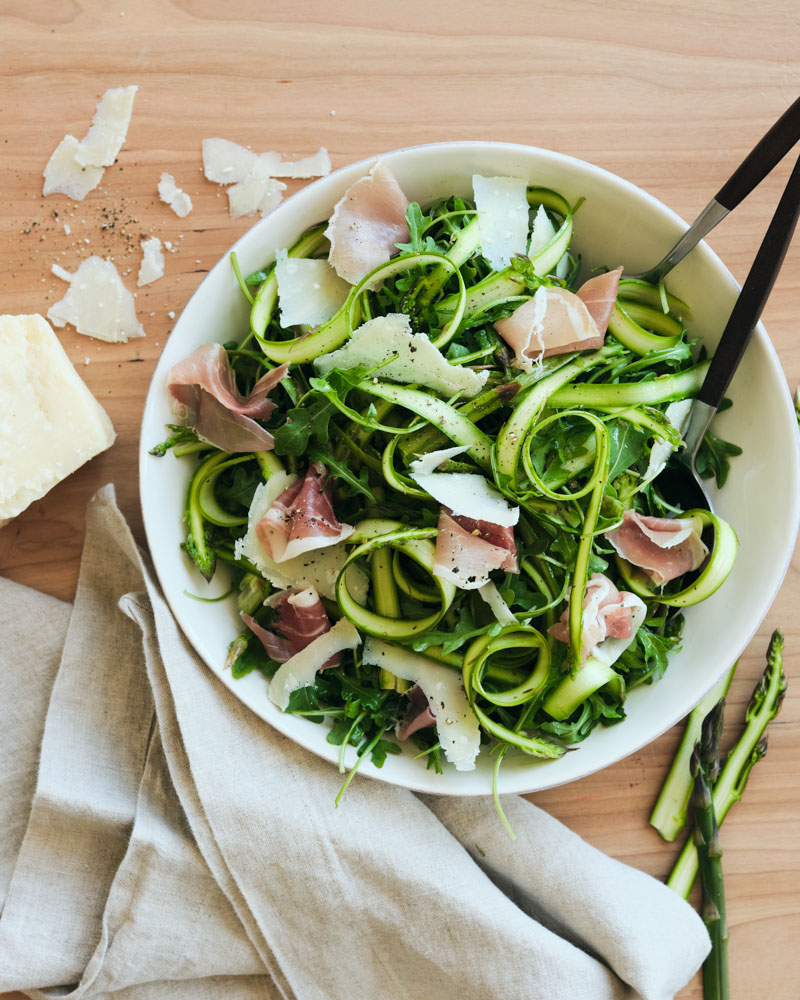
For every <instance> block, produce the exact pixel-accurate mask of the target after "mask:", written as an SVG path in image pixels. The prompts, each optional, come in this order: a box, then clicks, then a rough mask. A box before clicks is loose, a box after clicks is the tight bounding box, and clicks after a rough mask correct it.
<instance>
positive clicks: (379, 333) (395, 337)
mask: <svg viewBox="0 0 800 1000" xmlns="http://www.w3.org/2000/svg"><path fill="white" fill-rule="evenodd" d="M393 355H397V357H396V358H394V360H392V361H389V363H388V364H385V365H383V367H382V368H380V369H379V371H378V373H377V374H378V376H379V377H380V378H386V379H390V380H391V381H394V382H405V383H413V382H419V383H421V384H422V385H425V386H427V387H428V388H429V389H433V390H434V391H435V392H438V393H440V394H441V395H442V396H446V397H450V396H454V395H455V394H456V393H460V394H462V395H464V396H474V395H475V394H476V393H477V392H479V391H480V389H481V388H482V387H483V386H484V385H485V383H486V379H487V378H488V377H489V374H488V372H473V371H471V370H470V369H468V368H464V367H463V366H459V365H451V364H450V362H449V361H448V360H447V358H445V356H444V355H443V354H442V353H441V351H440V350H439V349H438V348H437V347H434V345H433V344H432V343H431V341H430V340H429V338H428V337H427V336H426V335H425V334H424V333H413V334H412V332H411V324H410V323H409V319H408V316H406V315H405V314H404V313H389V314H388V315H387V316H376V317H375V319H371V320H369V321H368V322H366V323H364V324H363V325H362V326H360V327H359V328H358V329H357V330H356V331H355V333H354V334H353V336H352V337H351V338H350V340H349V341H348V342H347V344H345V346H344V347H341V348H340V349H339V350H338V351H333V352H332V353H331V354H323V355H321V356H320V357H318V358H315V359H314V366H315V367H316V369H317V371H318V372H320V373H321V374H322V375H326V374H327V373H328V372H329V371H331V370H332V369H334V368H343V369H347V368H355V367H356V366H357V365H364V366H365V367H367V368H374V367H375V366H376V365H380V364H381V363H382V362H384V361H386V360H387V358H391V357H392V356H393Z"/></svg>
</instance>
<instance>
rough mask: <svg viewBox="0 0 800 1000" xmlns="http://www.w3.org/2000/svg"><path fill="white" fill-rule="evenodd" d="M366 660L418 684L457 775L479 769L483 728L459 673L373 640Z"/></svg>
mask: <svg viewBox="0 0 800 1000" xmlns="http://www.w3.org/2000/svg"><path fill="white" fill-rule="evenodd" d="M362 660H363V662H364V663H366V664H373V665H374V666H377V667H383V668H385V669H386V670H389V671H391V673H393V674H394V675H395V676H396V677H402V678H403V679H404V680H407V681H411V682H412V683H413V684H418V685H419V686H420V688H422V691H423V693H424V694H425V697H426V698H427V699H428V704H429V705H430V709H431V712H433V716H434V718H435V719H436V733H437V735H438V737H439V742H440V743H441V746H442V749H443V750H444V755H445V757H446V758H447V759H448V760H449V761H450V763H451V764H452V765H453V766H454V767H455V769H456V770H457V771H473V770H474V769H475V758H476V757H477V756H478V751H479V750H480V746H481V735H480V728H479V726H478V719H477V717H476V716H475V713H474V712H473V711H472V709H471V708H470V704H469V701H468V700H467V696H466V693H465V692H464V685H463V684H462V681H461V674H460V673H459V672H458V671H456V670H452V669H451V668H450V667H445V666H442V664H441V663H436V662H434V661H433V660H429V659H428V658H427V657H425V656H419V655H417V654H416V653H412V652H411V651H410V650H408V649H405V648H403V647H402V646H395V645H393V644H392V643H388V642H383V641H382V640H381V639H374V638H372V637H370V638H368V639H367V641H366V642H365V643H364V649H363V652H362Z"/></svg>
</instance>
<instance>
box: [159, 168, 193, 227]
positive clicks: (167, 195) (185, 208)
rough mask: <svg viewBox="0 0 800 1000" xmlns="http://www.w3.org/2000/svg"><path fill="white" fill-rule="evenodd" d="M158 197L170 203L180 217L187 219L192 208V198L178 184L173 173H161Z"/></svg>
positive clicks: (167, 203)
mask: <svg viewBox="0 0 800 1000" xmlns="http://www.w3.org/2000/svg"><path fill="white" fill-rule="evenodd" d="M158 197H159V198H160V199H161V200H162V201H163V202H164V203H165V204H166V205H169V207H170V208H171V209H172V211H173V212H174V213H175V214H176V215H177V216H178V218H180V219H185V218H186V216H187V215H188V214H189V212H191V210H192V207H193V206H192V199H191V198H190V197H189V195H188V194H187V193H186V192H185V191H183V190H181V188H179V187H178V186H177V184H176V183H175V178H174V177H173V176H172V174H167V173H163V174H162V175H161V180H160V181H159V182H158Z"/></svg>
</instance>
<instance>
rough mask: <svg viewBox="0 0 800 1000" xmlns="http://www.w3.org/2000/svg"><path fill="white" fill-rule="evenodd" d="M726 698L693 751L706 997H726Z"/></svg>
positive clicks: (706, 723) (709, 717) (708, 718)
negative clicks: (722, 835) (721, 780)
mask: <svg viewBox="0 0 800 1000" xmlns="http://www.w3.org/2000/svg"><path fill="white" fill-rule="evenodd" d="M724 707H725V700H724V699H722V701H720V702H718V703H717V704H716V705H715V706H714V708H712V710H711V711H710V712H709V714H708V715H707V716H706V718H705V721H704V722H703V730H702V735H701V739H700V741H699V742H698V743H697V745H696V746H695V748H694V751H693V753H692V765H691V766H692V775H693V776H694V790H693V792H692V806H693V808H694V844H695V847H696V849H697V858H698V865H699V869H700V882H701V884H702V887H703V899H702V909H701V915H702V917H703V923H704V924H705V925H706V929H707V930H708V935H709V937H710V938H711V951H710V952H709V954H708V957H707V958H706V960H705V962H704V963H703V998H704V1000H727V998H728V995H729V986H728V922H727V918H726V912H725V886H724V883H723V880H722V847H721V845H720V840H719V828H718V826H717V817H716V815H715V812H714V802H713V798H712V794H711V788H712V787H713V785H714V782H715V781H716V780H717V777H718V775H719V735H720V733H721V731H722V720H723V714H724Z"/></svg>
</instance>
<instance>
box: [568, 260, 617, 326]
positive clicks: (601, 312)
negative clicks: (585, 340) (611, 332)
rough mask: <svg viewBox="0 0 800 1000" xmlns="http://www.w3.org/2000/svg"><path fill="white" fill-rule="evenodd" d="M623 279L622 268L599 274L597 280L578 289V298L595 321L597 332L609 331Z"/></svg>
mask: <svg viewBox="0 0 800 1000" xmlns="http://www.w3.org/2000/svg"><path fill="white" fill-rule="evenodd" d="M621 277H622V267H621V266H620V267H617V268H615V269H614V270H613V271H608V272H607V273H606V274H598V275H597V277H596V278H589V280H588V281H585V282H584V283H583V284H582V285H581V287H580V288H579V289H578V298H579V299H580V300H581V302H583V304H584V305H585V306H586V308H587V309H588V310H589V315H590V316H591V317H592V319H593V320H594V324H595V326H596V327H597V332H598V333H602V334H605V332H606V330H607V329H608V321H609V320H610V319H611V313H612V312H613V311H614V305H615V303H616V301H617V289H618V288H619V279H620V278H621Z"/></svg>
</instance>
